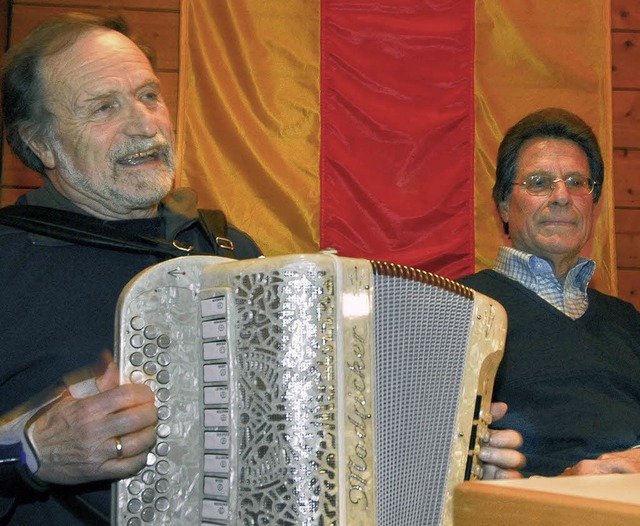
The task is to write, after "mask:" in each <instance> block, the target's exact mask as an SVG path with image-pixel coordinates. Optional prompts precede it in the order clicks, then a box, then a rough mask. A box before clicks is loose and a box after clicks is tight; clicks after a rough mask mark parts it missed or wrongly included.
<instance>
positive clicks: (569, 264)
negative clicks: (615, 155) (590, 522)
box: [460, 108, 640, 476]
mask: <svg viewBox="0 0 640 526" xmlns="http://www.w3.org/2000/svg"><path fill="white" fill-rule="evenodd" d="M603 179H604V165H603V161H602V156H601V154H600V147H599V146H598V142H597V139H596V137H595V135H594V134H593V131H592V130H591V129H590V128H589V126H588V125H587V124H585V123H584V122H583V121H582V120H581V119H580V118H578V117H577V116H576V115H573V114H571V113H569V112H567V111H564V110H561V109H554V108H550V109H545V110H541V111H538V112H536V113H533V114H531V115H528V116H527V117H525V118H523V119H522V120H521V121H520V122H518V123H517V124H516V125H515V126H513V127H512V128H511V129H510V130H509V131H508V132H507V134H506V135H505V137H504V139H503V141H502V143H501V145H500V148H499V151H498V160H497V167H496V182H495V186H494V188H493V199H494V201H495V203H496V206H497V209H498V213H499V214H500V218H501V219H502V221H503V223H504V228H505V232H506V233H507V234H508V236H509V238H510V240H511V245H512V246H511V247H502V248H501V249H500V251H499V253H498V257H497V260H496V264H495V267H494V269H493V270H484V271H481V272H479V273H477V274H474V275H472V276H469V277H466V278H463V279H461V280H460V281H461V282H462V283H464V284H465V285H468V286H469V287H472V288H474V289H476V290H478V291H479V292H482V293H484V294H487V295H488V296H491V297H493V298H495V299H496V300H498V301H499V302H500V303H501V304H502V305H503V306H504V307H505V309H506V311H507V314H508V318H509V326H508V332H507V342H506V349H505V356H504V359H503V361H502V363H501V365H500V369H499V371H498V376H497V378H496V386H495V391H494V399H495V400H501V401H504V402H506V403H507V404H508V405H509V413H508V414H507V416H506V417H505V418H504V419H502V420H501V421H500V422H499V424H498V427H504V428H511V429H515V430H517V431H519V432H520V433H521V434H522V435H523V440H524V445H523V447H522V449H521V451H522V452H523V453H524V454H525V456H526V458H527V467H526V469H527V471H526V472H525V475H527V474H528V475H531V474H536V475H546V476H550V475H558V474H565V475H578V474H589V473H614V472H624V473H626V472H640V449H633V448H634V446H637V445H638V444H640V382H638V378H640V314H639V313H638V312H637V311H636V309H635V308H634V307H633V306H632V305H630V304H629V303H626V302H624V301H621V300H619V299H616V298H614V297H611V296H608V295H605V294H602V293H600V292H598V291H596V290H594V289H591V288H588V284H589V280H590V279H591V276H592V274H593V272H594V269H595V263H594V262H593V261H591V260H588V259H585V258H581V257H580V251H581V250H582V248H583V247H584V245H585V244H586V243H587V241H588V240H589V237H590V234H591V227H592V221H593V217H594V211H595V207H596V203H597V202H598V199H599V197H600V195H601V192H602V182H603Z"/></svg>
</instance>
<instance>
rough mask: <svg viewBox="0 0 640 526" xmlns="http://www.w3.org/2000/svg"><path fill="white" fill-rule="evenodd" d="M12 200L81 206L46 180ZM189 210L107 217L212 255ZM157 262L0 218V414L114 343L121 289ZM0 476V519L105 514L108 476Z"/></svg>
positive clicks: (81, 519)
mask: <svg viewBox="0 0 640 526" xmlns="http://www.w3.org/2000/svg"><path fill="white" fill-rule="evenodd" d="M182 197H183V199H185V196H184V193H183V194H182ZM18 204H32V205H38V206H48V207H51V208H57V209H62V210H69V211H73V212H81V211H80V210H79V209H78V208H77V207H75V206H74V205H73V204H72V203H71V202H69V201H68V200H66V199H65V198H64V197H62V196H61V195H60V194H58V193H57V192H56V191H55V190H54V189H53V188H52V187H51V185H50V184H47V185H45V186H44V187H43V188H41V189H39V190H36V191H34V192H32V193H30V194H27V196H26V198H24V197H23V198H21V200H20V201H19V203H18ZM187 204H189V203H187ZM192 204H193V205H195V201H194V202H193V203H192ZM188 208H189V207H188V206H186V205H185V203H182V205H181V208H180V212H181V213H176V211H174V210H172V209H171V205H168V206H162V207H161V209H160V215H159V217H157V218H153V219H137V220H128V221H119V222H117V223H113V224H117V225H118V227H119V228H120V229H122V230H129V231H131V232H135V233H137V234H143V235H146V236H150V237H164V238H166V239H180V240H181V241H185V242H187V243H189V244H193V245H195V246H196V248H197V250H198V251H201V252H205V253H211V254H213V253H214V252H215V251H214V247H213V246H212V245H211V244H210V242H209V238H208V237H207V236H206V235H205V233H204V230H203V229H202V228H201V227H200V225H199V223H198V221H197V219H193V218H192V217H195V216H196V211H195V208H194V210H190V209H188ZM228 236H229V237H230V238H231V239H232V240H233V242H234V245H235V247H236V251H235V252H236V256H237V257H238V258H239V259H245V258H250V257H257V256H259V255H260V250H259V249H258V247H257V246H256V245H255V243H254V242H253V241H252V240H251V239H250V238H249V237H248V236H247V235H246V234H244V233H243V232H241V231H239V230H237V229H235V228H233V227H230V230H229V232H228ZM160 261H161V259H160V258H158V257H156V256H152V255H146V254H132V253H128V252H119V251H114V250H107V249H102V248H94V247H90V246H82V245H78V244H73V243H68V242H65V241H59V240H56V239H51V238H44V237H42V236H39V235H34V234H30V233H27V232H25V231H22V230H18V229H14V228H10V227H5V226H1V227H0V271H1V272H0V312H1V313H2V315H1V317H0V334H2V341H1V343H0V360H1V361H2V366H1V367H0V414H2V413H4V412H5V411H8V410H10V409H12V408H13V407H15V406H17V405H18V404H21V403H24V402H25V401H27V400H29V399H31V398H32V397H34V396H35V395H36V394H38V393H39V392H40V391H41V390H43V389H46V388H49V387H51V386H53V385H56V384H59V383H60V382H61V379H62V377H63V376H64V375H66V374H68V373H69V372H71V371H75V370H78V369H80V368H83V367H88V366H93V365H95V364H97V363H99V360H100V357H101V355H102V353H103V352H104V351H105V350H113V342H114V314H115V308H116V303H117V300H118V296H119V294H120V291H121V290H122V289H123V287H124V286H125V285H126V284H127V283H128V281H129V280H130V279H131V278H133V277H134V276H135V275H136V274H137V273H138V272H140V271H142V270H143V269H145V268H147V267H149V266H151V265H153V264H155V263H159V262H160ZM12 475H13V474H12ZM0 478H4V479H5V480H2V481H0V482H2V484H0V524H16V525H17V524H39V525H46V524H52V525H61V524H64V525H73V524H92V525H93V524H99V522H98V519H97V515H95V514H93V513H92V512H91V511H90V509H89V506H92V507H94V508H95V509H96V510H99V513H100V514H101V515H103V516H107V517H108V515H109V508H110V492H109V483H108V482H102V483H95V484H86V485H82V486H55V485H52V486H51V488H50V491H46V492H42V493H38V492H35V491H32V490H31V489H30V488H29V487H28V486H26V485H24V484H21V480H20V479H19V478H16V479H15V484H14V480H13V476H12V478H11V480H9V475H8V474H1V473H0ZM16 497H17V500H16ZM12 506H13V507H15V510H11V509H10V508H11V507H12ZM9 517H10V518H9ZM5 521H7V522H5Z"/></svg>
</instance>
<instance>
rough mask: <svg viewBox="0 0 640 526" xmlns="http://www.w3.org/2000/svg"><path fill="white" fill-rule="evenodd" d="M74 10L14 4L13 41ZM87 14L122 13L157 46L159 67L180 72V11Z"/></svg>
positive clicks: (142, 36) (99, 10) (102, 10)
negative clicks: (54, 17) (52, 18)
mask: <svg viewBox="0 0 640 526" xmlns="http://www.w3.org/2000/svg"><path fill="white" fill-rule="evenodd" d="M69 11H72V10H71V9H69V8H67V7H59V6H36V5H28V6H27V5H15V6H14V8H13V24H12V29H11V42H12V43H13V42H17V41H19V40H20V39H22V38H24V36H25V35H26V34H27V33H28V32H29V31H31V30H32V29H33V28H34V27H35V26H36V25H38V24H39V23H40V22H42V21H44V20H46V19H48V18H51V17H52V16H55V15H58V14H61V13H65V12H69ZM83 11H85V12H87V13H94V14H105V13H114V12H119V13H120V14H122V15H123V16H124V17H125V19H126V20H127V21H128V22H129V24H130V26H131V29H132V30H133V31H134V32H135V33H136V34H137V35H139V37H140V40H142V41H143V42H144V43H145V44H147V45H149V46H151V47H152V48H153V49H155V51H156V54H157V69H158V70H160V71H176V72H177V71H178V64H179V49H178V48H179V45H180V37H179V35H180V14H179V13H177V12H160V11H158V12H153V13H152V14H150V13H149V12H148V11H139V10H113V9H105V8H88V9H83Z"/></svg>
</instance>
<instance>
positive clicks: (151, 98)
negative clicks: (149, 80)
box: [142, 91, 160, 102]
mask: <svg viewBox="0 0 640 526" xmlns="http://www.w3.org/2000/svg"><path fill="white" fill-rule="evenodd" d="M142 99H143V100H145V101H147V102H156V101H157V100H158V99H160V94H159V93H158V92H156V91H149V92H148V93H145V94H143V95H142Z"/></svg>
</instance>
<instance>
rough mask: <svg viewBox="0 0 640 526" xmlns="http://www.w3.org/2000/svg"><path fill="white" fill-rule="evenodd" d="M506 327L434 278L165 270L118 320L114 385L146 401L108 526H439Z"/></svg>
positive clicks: (484, 419)
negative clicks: (150, 437)
mask: <svg viewBox="0 0 640 526" xmlns="http://www.w3.org/2000/svg"><path fill="white" fill-rule="evenodd" d="M505 334H506V316H505V314H504V310H503V309H502V307H501V306H500V305H499V304H498V303H497V302H495V301H493V300H491V299H490V298H487V297H485V296H483V295H481V294H478V293H477V292H475V291H472V290H471V289H468V288H466V287H463V286H462V285H460V284H458V283H456V282H453V281H450V280H446V279H444V278H441V277H439V276H435V275H433V274H430V273H426V272H422V271H419V270H416V269H411V268H407V267H401V266H397V265H391V264H385V263H380V262H374V261H369V260H364V259H353V258H342V257H338V256H335V255H332V254H325V253H319V254H306V255H292V256H278V257H273V258H260V259H255V260H245V261H233V260H226V259H224V258H217V257H215V256H190V257H185V258H177V259H173V260H170V261H167V262H164V263H161V264H159V265H156V266H154V267H151V268H150V269H148V270H146V271H144V272H143V273H141V274H140V275H139V276H137V277H136V278H134V280H132V282H131V283H130V284H129V285H128V286H127V287H126V288H125V290H124V291H123V292H122V295H121V297H120V301H119V304H118V312H117V315H116V335H117V337H116V346H115V347H116V359H117V362H118V364H119V367H120V373H121V381H122V382H140V383H146V384H147V385H149V386H150V387H151V389H152V390H153V391H154V393H155V396H156V404H157V407H158V418H159V421H158V425H157V429H156V432H157V443H156V446H155V448H154V450H153V451H152V452H151V453H150V454H149V456H148V461H147V466H146V467H145V468H144V469H143V470H141V471H140V472H139V473H137V474H136V475H135V476H132V477H130V478H128V479H124V480H121V481H118V482H116V483H114V491H113V494H114V497H113V506H112V522H113V524H118V525H131V526H132V525H136V524H145V523H153V524H179V525H182V524H219V525H230V524H242V525H263V524H269V525H271V524H274V525H275V524H282V525H330V524H336V525H339V526H347V525H348V526H358V525H378V526H382V525H385V526H387V525H388V526H401V525H407V526H413V525H415V524H421V525H429V524H433V525H438V524H450V523H451V520H452V509H451V508H452V502H451V500H452V495H453V486H454V485H455V484H457V483H458V482H462V481H463V480H468V479H474V478H478V477H479V476H480V475H481V472H482V466H481V463H480V462H479V461H478V459H477V450H478V448H479V442H480V440H481V439H482V438H483V437H484V436H486V434H487V433H488V431H487V426H488V424H489V423H490V417H489V404H490V400H491V391H492V388H493V378H494V376H495V372H496V370H497V367H498V364H499V361H500V359H501V356H502V349H503V345H504V338H505Z"/></svg>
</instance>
